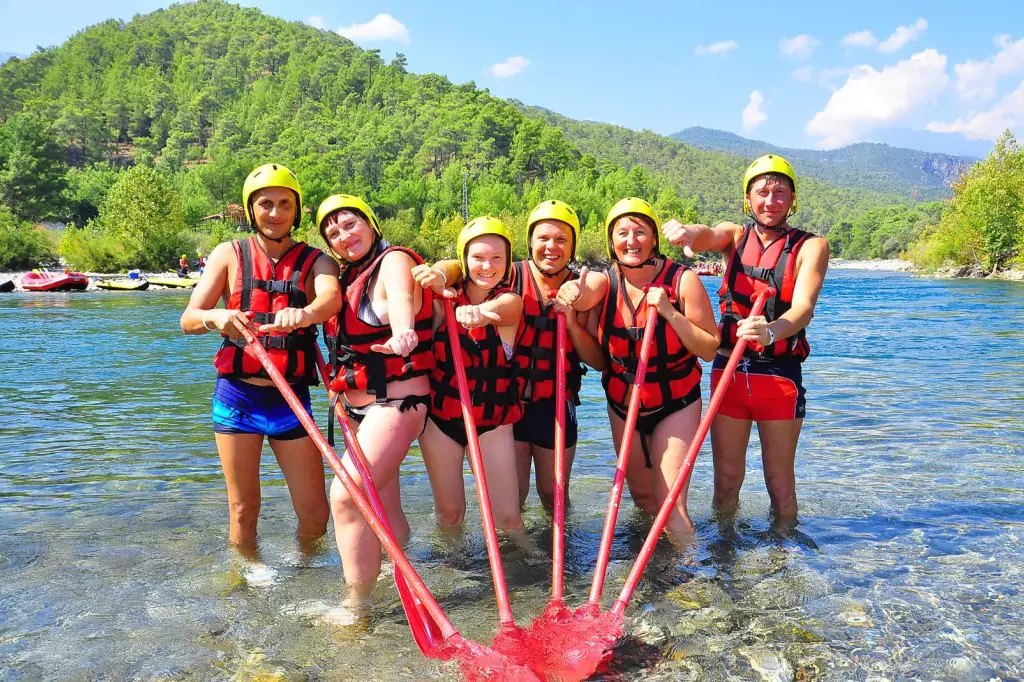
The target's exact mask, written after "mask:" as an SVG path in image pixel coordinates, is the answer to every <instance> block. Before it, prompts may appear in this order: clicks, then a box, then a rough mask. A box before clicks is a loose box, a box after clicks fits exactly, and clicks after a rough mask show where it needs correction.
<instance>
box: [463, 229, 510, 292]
mask: <svg viewBox="0 0 1024 682" xmlns="http://www.w3.org/2000/svg"><path fill="white" fill-rule="evenodd" d="M487 234H495V235H498V236H499V237H501V238H502V239H504V240H505V243H506V249H505V256H506V258H505V274H504V275H503V276H502V279H503V280H505V279H508V277H509V275H510V274H512V234H511V233H510V232H509V231H508V228H507V227H505V223H503V222H501V221H500V220H498V219H497V218H494V217H491V216H489V215H485V216H480V217H479V218H473V220H471V221H469V223H468V224H467V225H466V226H465V227H464V228H462V229H461V230H460V231H459V238H458V239H457V240H456V242H455V254H456V255H457V256H458V258H459V265H460V266H461V267H462V276H463V277H469V267H468V265H467V263H466V250H467V249H468V248H469V243H470V242H471V241H473V240H474V239H476V238H477V237H483V236H484V235H487Z"/></svg>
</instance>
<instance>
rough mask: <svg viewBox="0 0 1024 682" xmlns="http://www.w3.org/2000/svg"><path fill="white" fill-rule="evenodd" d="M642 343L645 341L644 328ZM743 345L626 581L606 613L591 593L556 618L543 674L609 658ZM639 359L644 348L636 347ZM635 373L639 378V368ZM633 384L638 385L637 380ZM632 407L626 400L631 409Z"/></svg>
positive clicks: (589, 666)
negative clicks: (582, 603)
mask: <svg viewBox="0 0 1024 682" xmlns="http://www.w3.org/2000/svg"><path fill="white" fill-rule="evenodd" d="M774 295H775V291H774V289H767V290H765V291H762V292H761V293H760V294H758V296H757V298H756V300H755V301H754V305H753V308H752V309H751V311H750V316H751V317H753V316H754V315H760V314H761V310H762V309H763V308H764V303H765V299H766V298H768V297H769V296H774ZM648 322H650V319H648ZM644 341H645V342H646V341H647V334H646V332H645V336H644ZM746 347H747V341H745V340H743V339H740V340H739V341H738V342H737V343H736V346H735V347H734V348H733V351H732V354H731V355H730V357H729V362H728V364H726V366H725V370H724V371H723V372H722V376H721V377H720V378H719V380H718V386H717V388H716V389H715V392H714V395H712V396H711V402H710V403H708V409H707V412H705V413H704V417H703V418H702V419H701V421H700V424H699V425H698V427H697V431H696V432H695V433H694V436H693V440H691V441H690V447H689V449H688V450H687V451H686V456H685V458H684V459H683V465H682V467H681V468H680V470H679V474H678V475H677V476H676V480H675V482H674V483H673V484H672V488H671V489H670V491H669V494H668V497H666V498H665V501H664V502H663V503H662V505H661V508H660V509H659V511H658V516H657V517H656V518H655V521H654V524H653V525H652V526H651V530H650V532H649V533H648V534H647V539H646V540H645V541H644V545H643V547H642V548H641V550H640V553H639V554H638V555H637V560H636V562H635V563H634V565H633V568H632V569H631V570H630V572H629V576H628V577H627V578H626V583H625V585H623V587H622V591H621V592H620V593H619V596H618V598H617V599H616V600H615V604H614V605H613V606H612V609H611V610H610V611H608V612H605V613H601V612H599V611H598V608H599V606H598V602H597V601H596V600H595V599H594V594H593V593H592V594H591V601H590V602H589V603H588V604H587V605H586V606H584V607H582V608H580V609H578V610H577V611H576V612H575V613H572V614H571V615H568V616H565V617H563V618H562V619H561V620H560V623H559V625H560V629H559V630H558V631H557V636H558V639H559V640H560V641H558V642H556V643H555V644H553V645H550V646H547V647H545V648H544V650H543V653H542V654H540V655H539V658H541V661H540V662H534V663H533V668H534V670H543V671H544V672H545V673H546V674H547V675H549V676H551V677H553V678H555V679H559V680H582V679H585V678H587V677H589V676H590V675H592V674H593V673H594V672H595V671H596V670H597V669H598V667H599V666H600V665H601V664H602V663H603V662H604V661H605V660H606V659H607V658H608V657H609V656H610V654H611V650H612V647H613V646H614V645H615V641H616V640H617V639H618V637H619V635H620V634H621V633H622V618H623V614H624V613H625V611H626V606H627V605H628V603H629V600H630V598H631V597H632V596H633V593H634V592H635V591H636V588H637V585H638V584H639V582H640V577H641V575H642V574H643V572H644V569H645V568H646V567H647V563H648V562H649V561H650V558H651V555H652V554H653V553H654V548H655V546H656V545H657V543H658V540H659V539H660V537H661V533H662V532H663V531H664V530H665V525H666V524H667V523H668V519H669V516H670V515H671V514H672V511H673V508H674V507H675V503H676V500H678V499H679V495H680V494H681V493H682V491H683V488H684V487H685V486H686V482H687V481H688V480H689V478H690V474H691V473H692V471H693V465H694V462H696V460H697V453H698V452H700V448H701V446H702V445H703V444H704V439H705V438H707V434H708V431H709V430H710V428H711V422H712V421H713V420H714V418H715V415H716V414H717V413H718V408H719V407H720V406H721V404H722V401H723V400H724V398H725V392H726V391H727V390H728V388H729V383H730V381H732V377H733V375H734V374H735V372H736V365H738V364H739V361H740V358H742V357H743V351H744V350H745V349H746ZM642 357H643V350H642V347H641V358H642ZM637 376H638V377H639V366H638V373H637ZM637 385H638V386H639V385H641V384H640V382H639V381H638V382H637ZM636 393H637V391H636V389H634V394H633V397H635V396H636ZM632 405H633V404H632V399H631V401H630V407H631V408H632ZM627 428H628V421H627ZM627 433H628V431H627ZM620 459H621V455H620ZM620 492H621V490H620ZM609 509H610V507H609ZM613 529H614V526H613ZM602 540H603V538H602ZM595 579H596V576H595ZM597 599H600V592H598V593H597Z"/></svg>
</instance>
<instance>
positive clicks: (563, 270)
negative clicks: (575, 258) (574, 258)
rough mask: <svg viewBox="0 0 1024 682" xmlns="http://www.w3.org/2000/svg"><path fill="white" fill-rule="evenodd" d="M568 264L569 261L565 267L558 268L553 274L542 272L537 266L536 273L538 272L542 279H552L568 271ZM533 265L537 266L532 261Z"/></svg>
mask: <svg viewBox="0 0 1024 682" xmlns="http://www.w3.org/2000/svg"><path fill="white" fill-rule="evenodd" d="M569 263H570V261H566V262H565V265H563V266H562V267H560V268H558V269H557V270H555V271H554V272H544V271H543V270H541V269H540V266H539V265H538V266H537V272H539V273H540V276H541V277H543V278H544V279H552V278H554V277H558V276H559V275H561V274H562V273H563V272H565V271H566V270H568V269H569ZM534 265H537V263H536V261H534Z"/></svg>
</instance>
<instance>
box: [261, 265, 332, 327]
mask: <svg viewBox="0 0 1024 682" xmlns="http://www.w3.org/2000/svg"><path fill="white" fill-rule="evenodd" d="M338 274H339V270H338V264H337V263H335V262H334V259H333V258H330V257H329V256H327V255H326V254H323V253H321V254H320V255H319V256H317V259H316V262H314V263H313V267H312V268H311V269H310V273H309V275H308V276H307V277H306V287H305V288H306V291H307V292H308V291H309V290H310V284H312V289H313V294H314V297H313V301H312V302H311V303H308V304H307V305H305V306H303V307H302V308H282V309H281V310H278V311H277V313H275V314H274V321H273V322H271V323H270V324H263V325H260V331H261V332H290V331H292V330H295V329H299V328H302V327H309V326H310V325H314V324H320V323H321V322H324V321H326V320H328V319H329V318H331V317H333V316H335V315H337V314H338V311H339V310H341V287H340V286H339V284H338ZM307 298H308V293H307Z"/></svg>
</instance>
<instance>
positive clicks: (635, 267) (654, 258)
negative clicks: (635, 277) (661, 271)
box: [613, 254, 660, 270]
mask: <svg viewBox="0 0 1024 682" xmlns="http://www.w3.org/2000/svg"><path fill="white" fill-rule="evenodd" d="M659 257H660V254H658V255H652V256H651V257H650V258H648V259H647V260H645V261H644V262H643V263H638V264H637V265H629V264H627V263H623V262H622V261H620V260H619V259H618V258H615V259H613V260H614V261H615V262H616V263H618V265H619V267H620V268H627V269H629V270H639V269H641V268H646V267H647V266H648V265H657V264H658V258H659Z"/></svg>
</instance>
